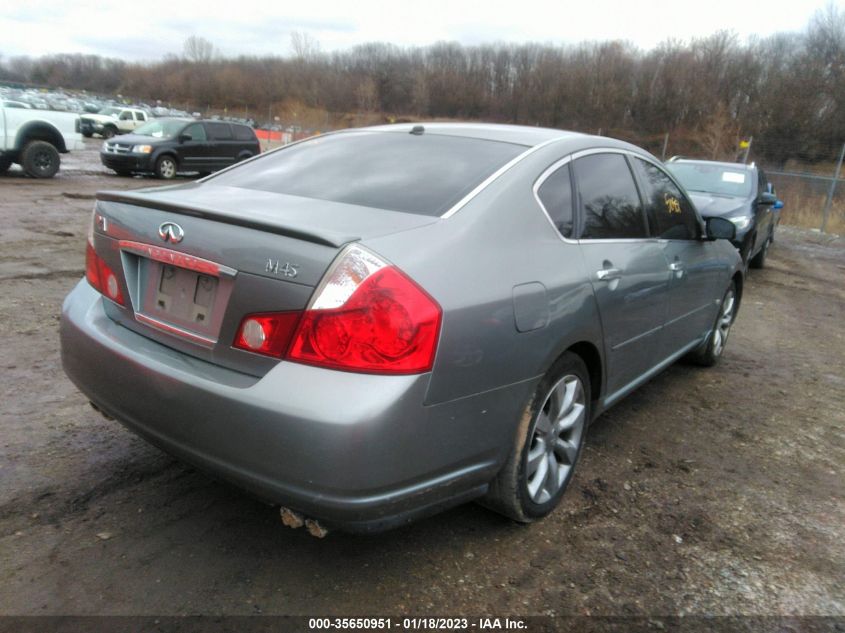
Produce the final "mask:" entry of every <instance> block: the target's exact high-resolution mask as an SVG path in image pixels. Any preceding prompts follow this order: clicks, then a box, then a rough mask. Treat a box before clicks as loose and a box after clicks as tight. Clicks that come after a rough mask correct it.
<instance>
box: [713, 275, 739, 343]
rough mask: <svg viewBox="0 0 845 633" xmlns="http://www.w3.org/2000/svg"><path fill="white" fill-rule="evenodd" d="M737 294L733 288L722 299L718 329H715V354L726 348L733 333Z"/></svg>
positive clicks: (717, 323)
mask: <svg viewBox="0 0 845 633" xmlns="http://www.w3.org/2000/svg"><path fill="white" fill-rule="evenodd" d="M735 302H736V301H735V296H734V291H733V289H731V290H729V291H728V293H727V294H726V295H725V298H724V300H723V301H722V309H721V311H720V312H719V318H718V320H717V321H716V329H715V330H713V354H715V355H716V356H719V355H720V354H721V353H722V350H723V349H725V343H726V342H727V341H728V334H730V333H731V325H733V320H734V304H735Z"/></svg>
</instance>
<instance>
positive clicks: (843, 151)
mask: <svg viewBox="0 0 845 633" xmlns="http://www.w3.org/2000/svg"><path fill="white" fill-rule="evenodd" d="M843 158H845V143H843V144H842V149H841V150H840V152H839V160H838V161H836V171H834V172H833V180H831V181H830V189H829V190H828V192H827V200H825V201H824V211H823V212H822V233H824V232H825V229H826V228H827V218H828V216H829V215H830V205H831V204H833V194H834V192H835V191H836V181H837V180H839V170H840V169H842V159H843Z"/></svg>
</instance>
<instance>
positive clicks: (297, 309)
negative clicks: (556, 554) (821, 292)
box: [61, 122, 743, 535]
mask: <svg viewBox="0 0 845 633" xmlns="http://www.w3.org/2000/svg"><path fill="white" fill-rule="evenodd" d="M193 125H198V124H196V123H193ZM201 125H202V126H203V127H204V128H206V127H208V128H209V130H211V129H212V128H210V126H213V125H222V123H216V122H215V123H209V122H203V123H202V124H201ZM173 134H174V136H175V137H176V138H178V132H177V131H175V130H174V132H173ZM734 234H735V228H734V224H733V223H731V222H729V221H727V220H725V219H723V218H711V219H710V220H708V221H707V223H706V224H705V223H704V222H702V220H701V218H700V217H699V215H698V213H697V212H696V210H695V207H694V206H693V205H692V204H691V203H690V201H689V200H688V199H687V196H686V194H685V193H684V192H683V190H682V189H681V188H680V187H679V186H678V185H677V184H676V182H675V181H674V179H673V178H672V177H671V176H670V175H669V174H668V173H667V172H666V171H665V170H664V168H663V166H662V164H660V163H659V161H658V160H657V159H655V158H654V157H653V156H652V155H651V154H648V153H647V152H645V151H644V150H641V149H639V148H637V147H635V146H633V145H630V144H628V143H624V142H621V141H615V140H612V139H608V138H600V137H593V136H588V135H583V134H576V133H568V132H561V131H558V130H549V129H541V128H533V127H519V126H500V125H478V124H475V125H473V124H426V125H425V126H422V125H393V126H383V127H375V128H364V129H357V130H348V131H343V132H337V133H330V134H326V135H323V136H320V137H315V138H312V139H309V140H306V141H303V142H301V143H297V144H293V145H289V146H287V147H284V148H281V149H279V150H276V151H274V152H270V153H268V154H265V155H262V156H260V157H257V158H256V159H254V160H252V161H249V162H248V163H246V164H243V165H239V166H235V167H233V168H232V169H229V170H226V171H225V172H222V173H220V174H217V175H212V176H210V177H209V178H207V179H205V180H203V181H201V182H198V183H195V182H192V183H188V184H184V185H178V186H169V187H163V188H156V189H147V190H143V191H111V192H100V193H98V194H97V202H96V205H95V208H94V211H93V215H92V227H91V233H90V236H91V237H90V240H89V243H88V246H87V265H86V270H87V279H83V280H82V281H80V283H79V284H78V285H77V287H76V288H75V289H74V290H73V291H72V292H71V293H70V295H69V296H68V297H67V299H66V300H65V302H64V306H63V311H62V312H63V313H62V321H61V341H62V359H63V363H64V368H65V371H66V372H67V374H68V375H69V376H70V377H71V379H72V380H73V381H74V382H75V383H76V385H77V386H78V387H79V388H80V389H81V390H82V391H83V392H84V393H85V394H86V395H87V396H88V397H89V398H90V399H91V401H92V402H93V403H94V405H95V407H96V408H97V409H99V410H101V411H103V412H104V413H105V414H107V415H109V416H113V417H115V418H117V419H118V420H120V421H122V422H123V423H124V424H126V425H127V426H128V427H129V428H131V429H133V430H135V431H136V432H138V433H139V434H141V435H142V436H144V437H146V438H148V439H149V440H150V441H152V442H153V443H155V444H157V445H159V446H161V447H163V448H165V449H166V450H169V451H171V452H173V453H174V454H176V455H178V456H181V457H182V458H183V459H185V460H186V461H188V462H194V463H196V464H199V465H201V466H202V467H204V468H207V469H208V470H210V471H213V472H216V473H218V474H220V475H221V476H222V477H224V478H227V479H230V480H232V481H235V482H237V483H239V484H240V485H242V486H244V487H246V488H248V489H251V490H253V491H256V492H257V493H259V494H260V495H261V496H262V497H263V498H265V499H268V500H270V501H272V502H275V503H277V504H280V505H282V506H284V507H285V508H286V509H285V511H284V512H285V514H284V515H283V516H285V517H287V519H288V522H289V523H291V524H293V525H301V524H302V521H301V518H302V516H305V517H310V518H311V522H310V523H309V525H310V526H311V528H313V530H312V533H316V534H318V535H319V534H322V533H324V530H323V527H321V526H326V525H327V526H329V527H331V526H338V527H342V528H346V529H350V530H364V531H367V530H380V529H386V528H388V527H392V526H396V525H401V524H404V523H407V522H408V521H410V520H412V519H414V518H417V517H420V516H423V515H425V514H430V513H433V512H436V511H438V510H441V509H443V508H446V507H448V506H450V505H455V504H458V503H461V502H464V501H468V500H471V499H479V498H481V499H482V500H483V502H484V503H485V504H486V505H488V506H489V507H492V508H494V509H495V510H497V511H499V512H501V513H503V514H505V515H506V516H508V517H511V518H513V519H515V520H517V521H521V522H530V521H533V520H535V519H539V518H541V517H543V516H545V515H547V514H548V513H550V512H551V511H552V510H553V509H554V508H555V507H556V505H557V504H558V502H559V501H560V499H561V496H562V495H563V492H564V490H565V488H566V486H567V484H568V482H569V480H570V478H571V476H572V473H573V469H574V467H575V464H576V461H577V459H578V456H579V454H580V452H581V448H582V446H583V443H584V438H585V435H586V430H587V425H588V424H589V423H590V421H591V420H592V419H593V418H594V417H595V416H596V415H598V414H599V413H601V412H602V411H604V410H605V409H607V408H608V407H610V406H611V405H613V404H614V403H616V402H618V401H619V400H620V399H622V398H623V397H624V396H625V395H627V394H628V393H630V392H631V391H632V390H633V389H635V388H636V387H637V386H639V385H641V384H643V383H644V382H646V381H647V380H649V379H650V378H651V377H653V376H655V375H656V374H658V373H659V372H660V371H662V370H663V369H665V368H666V367H668V366H669V365H670V364H671V363H673V362H674V361H675V360H677V359H679V358H681V357H683V356H687V355H690V354H692V355H693V357H694V358H695V359H696V360H697V361H698V362H700V363H702V364H704V365H712V364H714V363H716V362H717V361H718V359H719V357H720V355H721V354H722V350H723V349H724V347H725V342H726V340H727V337H728V334H729V332H730V329H731V325H732V323H733V320H734V317H735V315H736V313H737V310H738V308H739V304H740V298H741V295H742V285H743V267H742V263H741V261H740V258H739V255H738V254H737V251H736V249H734V248H733V247H732V246H731V244H730V243H729V242H728V241H727V240H728V239H730V238H732V237H733V236H734ZM717 238H725V239H717Z"/></svg>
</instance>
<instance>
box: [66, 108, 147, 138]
mask: <svg viewBox="0 0 845 633" xmlns="http://www.w3.org/2000/svg"><path fill="white" fill-rule="evenodd" d="M150 117H151V114H150V113H149V112H147V111H146V110H141V109H140V108H124V107H120V106H109V107H107V108H103V109H102V110H100V111H99V112H97V113H96V114H83V115H82V116H81V117H80V118H81V119H82V135H83V136H85V137H86V138H90V137H91V136H93V135H94V134H99V135H100V136H102V137H103V138H111V137H112V136H115V135H116V134H128V133H130V132H132V131H133V130H134V129H135V128H136V127H139V126H141V125H144V123H147V122H148V121H149V120H150Z"/></svg>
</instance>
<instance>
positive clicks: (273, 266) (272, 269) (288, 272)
mask: <svg viewBox="0 0 845 633" xmlns="http://www.w3.org/2000/svg"><path fill="white" fill-rule="evenodd" d="M298 267H299V264H291V263H290V262H285V263H284V265H281V263H280V262H279V260H278V259H270V258H268V259H267V263H266V264H264V272H268V273H273V274H274V275H283V276H284V277H288V278H290V279H293V278H294V277H296V275H297V274H298V272H299V271H298V270H297V268H298Z"/></svg>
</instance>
